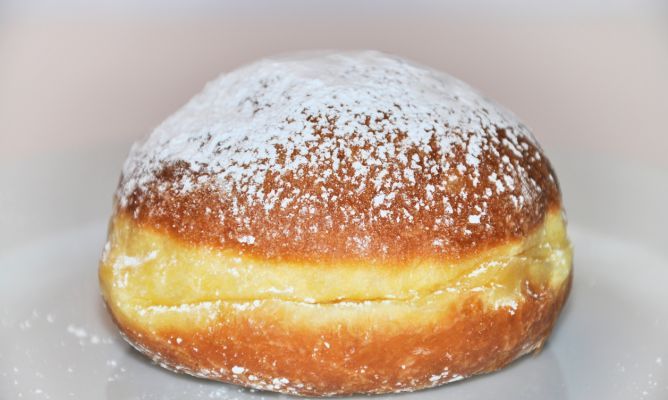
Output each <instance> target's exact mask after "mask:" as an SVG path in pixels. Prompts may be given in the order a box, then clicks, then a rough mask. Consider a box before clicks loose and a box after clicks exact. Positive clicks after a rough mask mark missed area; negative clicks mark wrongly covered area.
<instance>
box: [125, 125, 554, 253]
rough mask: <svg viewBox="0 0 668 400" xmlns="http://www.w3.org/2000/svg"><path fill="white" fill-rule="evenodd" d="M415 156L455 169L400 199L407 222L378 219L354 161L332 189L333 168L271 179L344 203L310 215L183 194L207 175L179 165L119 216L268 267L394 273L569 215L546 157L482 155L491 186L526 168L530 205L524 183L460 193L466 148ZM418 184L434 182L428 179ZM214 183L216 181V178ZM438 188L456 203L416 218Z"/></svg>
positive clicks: (275, 185)
mask: <svg viewBox="0 0 668 400" xmlns="http://www.w3.org/2000/svg"><path fill="white" fill-rule="evenodd" d="M504 135H505V134H504V132H503V130H498V131H495V132H492V133H490V136H492V137H495V138H498V143H501V142H502V141H503V140H504V138H505V137H504ZM522 143H523V144H525V148H526V149H527V150H526V154H542V153H541V151H540V149H538V148H537V147H535V146H534V145H533V144H531V143H530V142H529V141H528V140H527V141H523V142H522ZM408 154H409V155H412V154H417V155H418V157H419V158H420V159H429V160H431V161H430V162H429V163H428V165H431V164H435V165H441V164H443V165H445V164H448V165H450V170H447V171H441V172H439V173H438V174H433V175H431V178H430V179H424V180H423V179H420V180H418V182H417V183H416V184H415V185H414V187H412V188H408V189H405V191H404V192H403V193H402V195H401V196H398V197H397V198H396V199H395V202H394V204H393V205H392V208H393V209H394V210H411V211H410V213H411V217H410V218H408V219H402V220H401V221H400V223H397V220H392V219H381V218H374V216H373V206H372V203H373V197H374V196H375V195H376V193H375V192H374V191H373V190H371V189H369V190H367V191H366V192H363V193H358V194H357V193H354V192H353V191H352V188H351V187H350V186H349V184H348V183H347V182H346V180H345V179H344V177H345V174H346V172H343V171H352V170H353V168H352V166H351V165H350V164H351V163H352V162H353V160H354V159H342V160H341V161H340V162H341V165H342V167H341V168H340V169H339V171H341V172H339V173H338V174H334V175H332V176H331V179H328V180H327V181H326V182H320V183H315V182H314V181H315V179H317V177H318V176H321V175H322V174H323V173H324V172H325V170H326V167H324V166H323V167H315V168H316V169H317V168H321V169H322V170H321V171H312V176H313V178H311V179H304V178H303V177H297V176H293V175H288V176H285V177H283V178H282V179H281V180H280V182H279V181H274V180H267V181H265V182H264V183H263V186H264V190H265V191H267V192H271V191H277V190H278V189H279V188H280V187H281V186H287V187H289V188H291V189H292V190H296V191H298V192H299V193H300V195H299V198H301V199H309V198H311V197H314V196H317V195H318V194H319V193H322V192H323V191H327V192H329V193H330V194H331V195H332V196H336V198H337V200H336V201H335V202H329V203H314V204H313V205H311V207H310V209H309V213H308V214H307V215H299V212H298V211H296V210H294V209H292V208H289V207H288V208H280V207H275V208H273V209H271V210H269V211H267V210H265V208H264V206H263V205H262V204H255V205H251V204H248V203H247V199H246V197H244V196H237V195H236V193H235V192H232V193H226V192H223V191H221V190H220V189H218V188H217V187H216V186H215V185H214V184H210V185H202V186H201V187H199V188H197V189H195V190H193V191H190V192H188V193H186V194H181V193H180V192H179V191H178V190H177V188H178V183H179V182H181V181H182V180H183V179H184V174H187V175H189V179H190V180H193V181H196V180H198V178H199V177H201V176H202V175H198V174H195V173H193V172H191V171H189V169H188V168H186V167H185V166H182V165H178V164H177V165H168V166H165V167H163V169H162V170H161V171H160V172H159V173H158V174H157V175H156V179H155V181H153V182H152V183H151V184H150V185H148V186H147V188H146V189H144V190H139V189H137V190H136V191H135V192H133V193H132V194H131V195H130V196H129V200H128V202H127V204H126V205H125V207H120V206H119V208H118V209H117V211H116V213H127V214H129V215H132V216H133V219H134V220H135V221H136V222H137V223H139V224H141V225H144V226H148V227H151V228H154V229H156V230H159V231H163V232H168V233H170V234H172V235H174V236H176V237H178V238H181V239H182V240H184V241H187V242H188V243H190V244H193V245H208V246H214V247H221V248H226V249H235V250H239V251H241V252H242V253H246V254H249V255H252V256H255V257H259V258H264V259H272V260H286V261H297V262H311V263H313V262H317V263H327V262H332V261H337V262H340V261H369V262H371V263H375V262H378V264H379V265H382V264H388V261H394V262H395V263H396V262H398V263H402V262H404V261H405V260H410V259H413V258H415V257H434V256H438V257H441V258H447V259H457V258H461V257H468V256H471V255H473V254H475V253H477V252H479V251H481V250H485V249H487V248H490V247H493V246H495V245H498V244H503V243H506V242H508V241H511V240H514V239H517V238H522V237H525V236H527V235H528V234H529V233H530V232H531V231H533V230H534V229H535V228H536V226H537V225H539V224H540V223H541V222H542V221H543V220H544V217H545V215H546V214H547V212H548V211H550V210H554V209H558V208H560V206H561V205H560V194H559V188H558V186H557V182H556V180H555V179H554V173H553V171H552V168H551V166H550V163H549V161H548V160H547V158H546V157H544V156H542V155H541V156H540V157H530V156H527V157H525V158H521V157H518V156H517V155H515V154H513V153H512V152H511V151H510V150H508V149H507V148H505V147H503V146H500V145H499V146H498V147H495V148H490V150H489V151H486V152H485V153H484V155H483V156H482V160H483V161H482V162H481V165H480V166H479V171H480V177H479V178H477V180H478V181H479V180H481V179H482V180H489V179H490V176H492V174H495V172H494V171H495V170H496V168H497V166H498V165H503V162H502V159H508V160H511V161H510V162H511V163H515V164H519V165H521V166H522V169H523V170H524V171H526V173H527V178H525V179H528V180H529V181H531V182H534V183H535V185H536V189H533V192H532V195H530V196H528V195H526V193H525V194H523V193H522V191H523V190H525V189H523V188H522V187H521V186H520V185H519V184H518V185H517V187H516V188H515V189H514V190H510V189H506V190H505V191H504V193H501V194H495V195H493V196H486V195H485V192H486V191H487V190H489V187H488V186H486V185H482V184H478V185H475V184H474V178H473V177H472V176H466V175H465V176H462V177H460V178H459V181H458V182H457V184H456V185H453V184H452V183H450V184H445V183H446V181H447V180H448V179H449V177H451V176H455V175H457V171H456V166H457V165H461V164H459V163H461V162H462V160H463V158H464V157H465V150H464V149H459V150H458V149H454V150H453V151H452V152H451V153H449V154H448V155H447V159H448V161H447V162H446V161H444V160H443V159H444V158H445V157H444V156H443V155H442V154H440V153H439V152H438V151H437V150H435V151H433V152H431V153H424V152H422V151H421V150H419V149H417V148H413V149H412V150H409V151H408ZM386 168H389V169H390V170H391V169H392V168H393V166H392V165H391V164H390V165H388V166H386ZM394 168H397V167H396V166H395V167H394ZM416 175H418V176H426V175H427V174H426V173H423V172H422V171H421V172H418V174H416ZM204 178H205V179H208V177H207V176H204ZM370 179H371V178H370ZM518 181H519V179H518ZM443 184H445V186H443ZM428 185H432V186H433V187H434V188H438V187H444V189H443V190H441V191H438V189H435V193H433V194H432V196H433V197H434V198H443V197H447V198H448V199H449V203H448V204H445V203H443V202H433V205H432V207H419V208H418V209H416V207H415V204H413V203H414V201H413V200H412V199H414V198H419V197H420V193H421V192H424V191H425V190H426V187H427V186H428ZM159 187H160V188H159ZM368 187H369V188H372V187H373V186H372V185H369V186H368ZM351 194H352V195H351ZM513 198H515V199H518V198H522V199H523V200H522V201H523V205H522V207H519V208H518V207H515V206H514V203H515V201H513V200H512V199H513ZM298 200H299V199H298ZM298 200H297V202H298ZM483 203H484V207H485V210H486V211H485V216H484V223H476V224H471V223H469V216H470V215H476V214H478V213H479V211H476V210H479V209H481V208H482V207H481V206H482V204H483ZM445 207H449V208H451V209H452V214H453V217H452V223H451V224H449V225H447V226H445V225H439V224H438V223H437V220H438V219H441V218H442V217H443V216H444V215H447V214H448V213H447V212H446V210H445ZM351 210H352V214H356V215H359V216H364V215H368V216H369V217H368V218H363V220H362V222H360V221H355V222H354V221H352V220H351V219H350V218H349V217H348V215H349V214H351ZM220 215H222V217H219V216H220ZM238 220H243V221H246V222H247V223H246V225H245V226H244V227H243V230H244V232H247V233H250V234H251V235H252V237H253V243H243V242H240V241H238V240H235V239H237V238H238V236H239V235H238V231H239V226H237V225H236V221H238ZM313 227H324V228H323V229H312V228H313ZM351 238H360V240H364V241H365V242H367V245H366V246H364V247H363V248H362V247H360V246H355V245H352V246H351ZM435 243H437V245H435Z"/></svg>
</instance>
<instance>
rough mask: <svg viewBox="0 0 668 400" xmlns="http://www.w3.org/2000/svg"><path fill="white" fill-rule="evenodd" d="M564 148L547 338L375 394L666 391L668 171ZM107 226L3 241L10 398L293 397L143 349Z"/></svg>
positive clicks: (4, 388) (653, 394)
mask: <svg viewBox="0 0 668 400" xmlns="http://www.w3.org/2000/svg"><path fill="white" fill-rule="evenodd" d="M557 161H560V162H558V163H557V164H558V166H559V168H557V169H558V170H559V172H560V176H561V178H562V184H563V187H564V192H565V194H566V204H567V205H568V207H569V211H571V224H570V229H569V230H570V235H571V238H572V240H573V243H574V247H575V271H576V272H575V281H574V288H573V292H572V295H571V298H570V300H569V302H568V304H567V306H566V308H565V310H564V312H563V314H562V316H561V318H560V321H559V323H558V325H557V328H556V330H555V332H554V334H553V336H552V338H551V340H550V341H549V344H548V346H547V347H546V348H545V349H544V350H543V351H542V352H541V353H540V354H538V355H537V356H533V357H532V356H529V357H525V358H524V359H521V360H520V361H518V362H516V363H514V364H513V365H511V366H510V367H508V368H506V369H504V370H502V371H499V372H497V373H494V374H490V375H486V376H480V377H476V378H474V379H469V380H465V381H462V382H458V383H454V384H450V385H447V386H444V387H441V388H437V389H432V390H426V391H421V392H416V393H410V394H402V395H394V396H378V397H375V398H378V399H381V398H382V399H385V398H394V399H421V400H427V399H442V398H451V399H489V398H495V399H544V400H549V399H661V400H665V399H668V286H667V285H668V255H667V253H666V246H662V244H668V243H666V240H665V237H661V236H659V235H661V234H662V233H663V227H665V226H667V225H665V224H664V223H665V222H666V214H665V207H666V206H665V205H664V204H667V203H665V202H664V200H666V198H667V197H664V196H666V185H665V183H666V182H668V179H666V178H668V176H667V174H666V173H665V171H659V172H656V171H654V172H652V174H650V175H649V176H648V175H647V173H644V172H643V171H644V170H643V171H634V170H629V168H627V167H624V168H621V167H615V166H614V165H612V164H609V165H606V164H598V165H592V164H591V161H590V160H579V161H573V160H572V159H565V158H564V159H560V160H557ZM615 168H617V169H615ZM643 179H644V181H643ZM657 179H659V180H662V179H665V181H659V182H663V183H661V184H659V185H658V186H657ZM110 191H111V190H110ZM635 204H642V207H639V208H637V207H631V206H632V205H635ZM105 231H106V226H105V222H104V221H102V220H100V221H99V222H97V223H92V224H88V225H85V226H80V227H78V228H75V229H72V230H69V231H65V232H60V233H58V234H56V235H52V236H50V237H46V238H43V239H40V240H39V241H34V242H30V243H27V244H23V245H22V246H20V247H15V248H13V249H10V250H9V251H6V252H5V254H3V255H0V399H15V398H23V399H49V398H50V399H86V400H89V399H104V398H107V399H212V398H213V399H240V400H241V399H249V400H250V399H263V398H287V397H288V396H280V395H275V394H271V393H262V392H251V391H248V390H243V389H239V388H237V387H235V386H230V385H225V384H221V383H216V382H208V381H204V380H200V379H196V378H191V377H188V376H184V375H177V374H173V373H171V372H168V371H166V370H163V369H162V368H160V367H158V366H155V365H153V364H151V362H150V361H148V360H147V359H145V358H144V357H143V356H141V355H139V354H138V353H137V352H136V351H134V350H133V349H131V348H130V346H129V345H127V344H126V343H125V342H124V341H123V340H122V339H121V338H120V337H119V335H118V334H117V332H116V329H115V327H114V326H113V324H112V323H111V321H110V319H109V318H108V316H107V313H106V311H105V310H104V308H103V306H102V302H101V300H100V297H99V292H98V285H97V260H98V257H99V254H100V251H101V248H102V245H103V243H104V239H105V238H104V236H105ZM664 234H665V233H664Z"/></svg>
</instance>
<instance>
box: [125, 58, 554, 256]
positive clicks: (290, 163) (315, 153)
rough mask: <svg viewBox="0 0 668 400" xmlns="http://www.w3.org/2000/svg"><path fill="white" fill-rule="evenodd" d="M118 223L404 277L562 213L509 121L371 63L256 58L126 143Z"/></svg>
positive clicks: (441, 86) (394, 68) (439, 83)
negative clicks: (379, 268) (420, 263)
mask: <svg viewBox="0 0 668 400" xmlns="http://www.w3.org/2000/svg"><path fill="white" fill-rule="evenodd" d="M116 198H117V203H116V204H117V206H116V207H117V209H116V212H118V213H121V212H126V213H129V214H130V215H132V216H133V218H134V219H135V220H136V221H137V222H138V223H140V224H142V225H145V226H150V227H152V228H155V229H159V230H162V231H167V232H170V233H172V234H173V235H175V236H177V237H179V238H181V239H183V240H185V241H187V242H191V243H195V244H207V245H210V246H213V247H216V248H223V249H232V250H239V251H241V252H243V253H245V254H249V255H251V256H255V257H258V258H263V259H269V260H277V261H280V260H286V261H296V262H308V263H330V262H359V261H363V262H366V263H371V264H379V265H381V264H382V265H401V263H402V261H403V260H407V259H415V258H425V259H433V258H438V259H456V258H459V257H462V256H467V255H471V254H473V253H475V252H478V251H480V250H482V249H486V248H488V247H490V246H493V245H496V244H500V243H504V242H507V241H509V240H512V239H514V238H518V237H523V236H525V235H527V234H528V233H529V231H531V230H532V229H533V228H534V227H535V226H537V225H538V224H540V223H541V222H542V221H543V218H544V216H545V214H546V212H547V211H548V210H549V209H550V208H558V207H559V206H560V193H559V187H558V184H557V181H556V178H555V175H554V172H553V171H552V168H551V166H550V164H549V162H548V160H547V159H546V158H545V156H544V155H543V153H542V151H541V149H540V147H539V146H538V144H537V143H536V142H535V139H534V138H533V137H532V135H531V133H530V132H529V131H528V130H527V128H526V127H525V126H524V125H522V124H521V122H519V121H518V120H517V118H516V117H515V116H514V115H512V114H511V113H509V112H507V111H505V110H504V109H502V108H500V107H499V106H498V105H496V104H495V103H493V102H492V101H490V100H488V99H486V98H484V97H483V96H481V95H480V94H478V93H477V92H476V91H474V90H473V89H471V88H470V87H468V86H467V85H465V84H464V83H462V82H460V81H458V80H456V79H454V78H452V77H450V76H447V75H445V74H442V73H438V72H434V71H432V70H429V69H426V68H423V67H420V66H416V65H414V64H410V63H407V62H406V61H404V60H401V59H397V58H394V57H390V56H386V55H383V54H379V53H375V52H362V53H353V54H330V53H328V54H311V55H301V56H296V57H292V58H281V59H273V60H266V61H261V62H258V63H255V64H252V65H250V66H248V67H245V68H243V69H240V70H237V71H235V72H232V73H230V74H227V75H223V76H221V77H220V78H218V79H217V80H216V81H214V82H212V83H210V84H209V85H207V87H206V88H205V90H204V91H203V92H202V93H200V94H199V95H198V96H196V97H195V98H194V99H193V100H191V101H190V102H189V103H188V104H187V105H186V106H184V107H183V108H182V109H181V110H179V111H178V112H177V113H176V114H175V115H173V116H172V117H170V118H169V119H167V120H166V121H165V122H164V123H163V124H162V125H161V126H159V127H158V128H157V129H156V130H155V131H154V132H153V133H152V134H151V136H150V137H149V138H148V139H147V140H146V141H144V142H143V143H141V144H137V145H135V146H134V147H133V149H132V151H131V154H130V156H129V158H128V160H127V161H126V164H125V166H124V169H123V176H122V178H121V182H120V185H119V190H118V192H117V196H116Z"/></svg>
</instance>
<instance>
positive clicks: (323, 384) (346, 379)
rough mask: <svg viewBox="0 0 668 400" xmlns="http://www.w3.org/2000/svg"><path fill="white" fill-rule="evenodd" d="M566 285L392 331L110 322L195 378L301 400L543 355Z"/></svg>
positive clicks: (429, 383) (411, 384)
mask: <svg viewBox="0 0 668 400" xmlns="http://www.w3.org/2000/svg"><path fill="white" fill-rule="evenodd" d="M570 286H571V278H570V277H569V278H568V280H567V281H566V282H565V284H564V285H563V287H561V288H560V289H559V290H558V291H553V290H552V289H550V288H549V287H529V286H527V287H526V290H525V291H524V293H523V295H524V301H523V302H522V303H521V304H520V305H519V306H518V307H517V308H516V309H515V310H514V312H513V313H509V312H508V310H507V309H503V308H500V309H496V310H494V309H490V308H489V307H485V306H484V304H483V302H481V301H480V300H479V299H477V298H476V297H475V296H471V297H469V298H467V299H463V301H462V302H461V303H460V306H458V308H457V310H450V311H452V312H454V313H455V314H456V318H455V319H454V320H452V321H449V322H448V323H445V324H442V323H436V324H432V325H428V326H411V324H410V321H406V323H405V327H404V328H403V329H402V330H399V331H393V332H392V333H389V334H388V331H387V330H386V329H384V327H383V326H382V324H380V325H369V326H366V327H364V328H363V329H358V330H350V329H341V326H340V325H339V326H331V327H329V329H327V330H317V331H316V330H310V329H309V328H307V327H290V326H286V325H285V324H281V323H280V322H277V321H271V320H269V319H266V318H264V317H258V318H253V317H252V314H251V317H250V318H248V317H247V316H246V315H243V316H241V315H240V316H238V318H235V316H234V315H226V316H221V317H220V318H219V319H217V320H215V321H212V322H211V324H210V325H209V326H208V327H207V328H206V329H199V330H192V329H171V330H170V329H161V330H157V331H153V332H150V331H147V330H146V329H145V328H144V327H142V326H141V322H139V323H137V322H133V321H123V320H119V319H116V318H118V316H115V317H116V318H115V321H116V323H117V324H118V326H119V328H120V329H121V331H122V332H123V334H124V336H125V337H126V339H127V340H128V341H129V342H130V343H131V344H132V345H133V346H135V347H136V348H137V349H139V350H140V351H142V352H143V353H145V354H146V355H147V356H149V357H151V358H152V359H154V360H155V361H156V362H159V363H160V364H161V365H162V366H164V367H167V368H169V369H172V370H174V371H177V372H185V373H188V374H191V375H194V376H199V377H204V378H207V379H214V380H220V381H223V382H230V383H234V384H239V385H242V386H246V387H253V388H258V389H267V390H272V391H279V392H284V393H290V394H297V395H302V396H323V395H344V394H353V393H386V392H396V391H413V390H418V389H421V388H426V387H433V386H437V385H440V384H443V383H446V382H449V381H453V380H459V379H462V378H465V377H468V376H471V375H476V374H482V373H487V372H491V371H494V370H497V369H499V368H502V367H503V366H505V365H507V364H508V363H510V362H512V361H513V360H515V359H516V358H518V357H520V356H522V355H524V354H527V353H529V352H532V351H535V350H537V349H540V348H541V347H542V346H543V344H544V342H545V340H546V339H547V337H548V336H549V334H550V332H551V330H552V327H553V325H554V323H555V321H556V319H557V317H558V315H559V312H560V310H561V308H562V306H563V304H564V302H565V300H566V298H567V297H568V293H569V291H570ZM110 309H111V310H113V307H110ZM112 314H113V313H112ZM235 367H236V368H235Z"/></svg>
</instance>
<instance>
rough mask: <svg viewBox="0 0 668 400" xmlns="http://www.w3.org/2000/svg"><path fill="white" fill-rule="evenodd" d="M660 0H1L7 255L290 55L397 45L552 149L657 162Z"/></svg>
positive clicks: (662, 78)
mask: <svg viewBox="0 0 668 400" xmlns="http://www.w3.org/2000/svg"><path fill="white" fill-rule="evenodd" d="M667 3H668V2H665V1H659V0H637V1H633V0H611V1H602V0H599V1H596V0H583V1H574V0H570V1H529V0H511V1H504V2H489V1H480V0H478V1H463V0H461V1H450V2H448V1H443V2H436V1H364V0H361V1H352V0H343V1H296V0H289V1H280V2H278V1H268V0H266V1H213V0H209V1H205V0H195V1H183V2H179V1H174V0H166V1H158V0H151V1H144V2H136V1H130V0H119V1H110V0H108V1H103V0H95V1H83V0H64V1H48V0H37V1H20V0H0V180H1V181H2V182H3V183H2V184H0V209H2V212H0V226H2V227H3V228H2V229H0V249H1V248H2V247H7V246H11V245H17V244H19V243H22V242H23V241H25V240H28V239H30V238H33V237H36V236H40V235H44V234H46V233H48V232H50V231H53V230H55V229H62V228H63V227H68V226H72V225H74V224H79V223H83V222H86V221H91V220H93V219H100V218H106V216H107V214H108V212H109V205H110V197H111V193H112V192H113V188H114V185H115V181H116V179H117V177H118V173H119V170H120V165H121V163H122V160H123V158H124V156H125V154H126V152H127V150H128V147H129V145H130V143H131V142H133V141H135V140H137V139H139V138H141V137H143V136H144V135H146V134H148V133H149V132H150V130H151V129H152V128H153V127H154V126H155V125H157V124H158V123H159V122H160V121H161V120H162V119H164V118H165V117H166V116H167V115H169V114H170V113H172V112H173V111H174V110H175V109H176V108H178V107H179V106H180V105H182V104H183V103H184V102H185V101H186V100H187V99H188V98H189V97H191V96H192V95H193V94H194V93H196V92H197V91H199V90H200V88H201V87H202V86H203V84H204V83H205V82H206V81H208V80H210V79H212V78H214V77H215V76H216V75H217V74H219V73H220V72H224V71H229V70H230V69H232V68H235V67H237V66H239V65H241V64H243V63H246V62H249V61H251V60H254V59H256V58H259V57H263V56H266V55H270V54H275V53H280V52H287V51H291V50H302V49H315V48H341V49H348V48H373V49H379V50H383V51H386V52H391V53H396V54H399V55H401V56H404V57H408V58H411V59H414V60H416V61H419V62H421V63H424V64H427V65H430V66H433V67H436V68H439V69H442V70H445V71H448V72H449V73H451V74H453V75H455V76H457V77H459V78H461V79H463V80H465V81H467V82H469V83H470V84H472V85H473V86H475V87H477V88H478V89H480V90H481V91H483V92H484V93H486V94H488V95H489V96H490V97H492V98H494V99H496V100H497V101H499V102H500V103H501V104H503V105H505V106H506V107H507V108H509V109H511V110H513V111H514V112H515V113H516V114H518V115H519V116H520V117H521V118H522V119H523V120H524V121H525V122H526V123H527V124H528V125H529V126H530V127H531V128H532V129H533V131H534V132H535V134H536V136H537V137H538V138H539V140H540V141H541V142H542V143H543V145H544V147H545V148H546V149H547V151H548V154H561V155H563V154H580V155H582V154H585V155H588V154H591V155H592V156H594V155H595V156H596V157H604V158H607V159H615V160H617V159H619V160H624V161H625V162H631V163H641V164H643V165H644V164H646V165H650V166H654V167H655V168H660V169H666V168H668V157H666V155H665V154H666V151H667V149H668V124H667V121H668V120H667V118H668V4H667ZM560 159H561V160H567V159H568V157H567V156H561V158H560ZM592 159H594V158H592ZM562 162H563V161H562Z"/></svg>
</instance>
